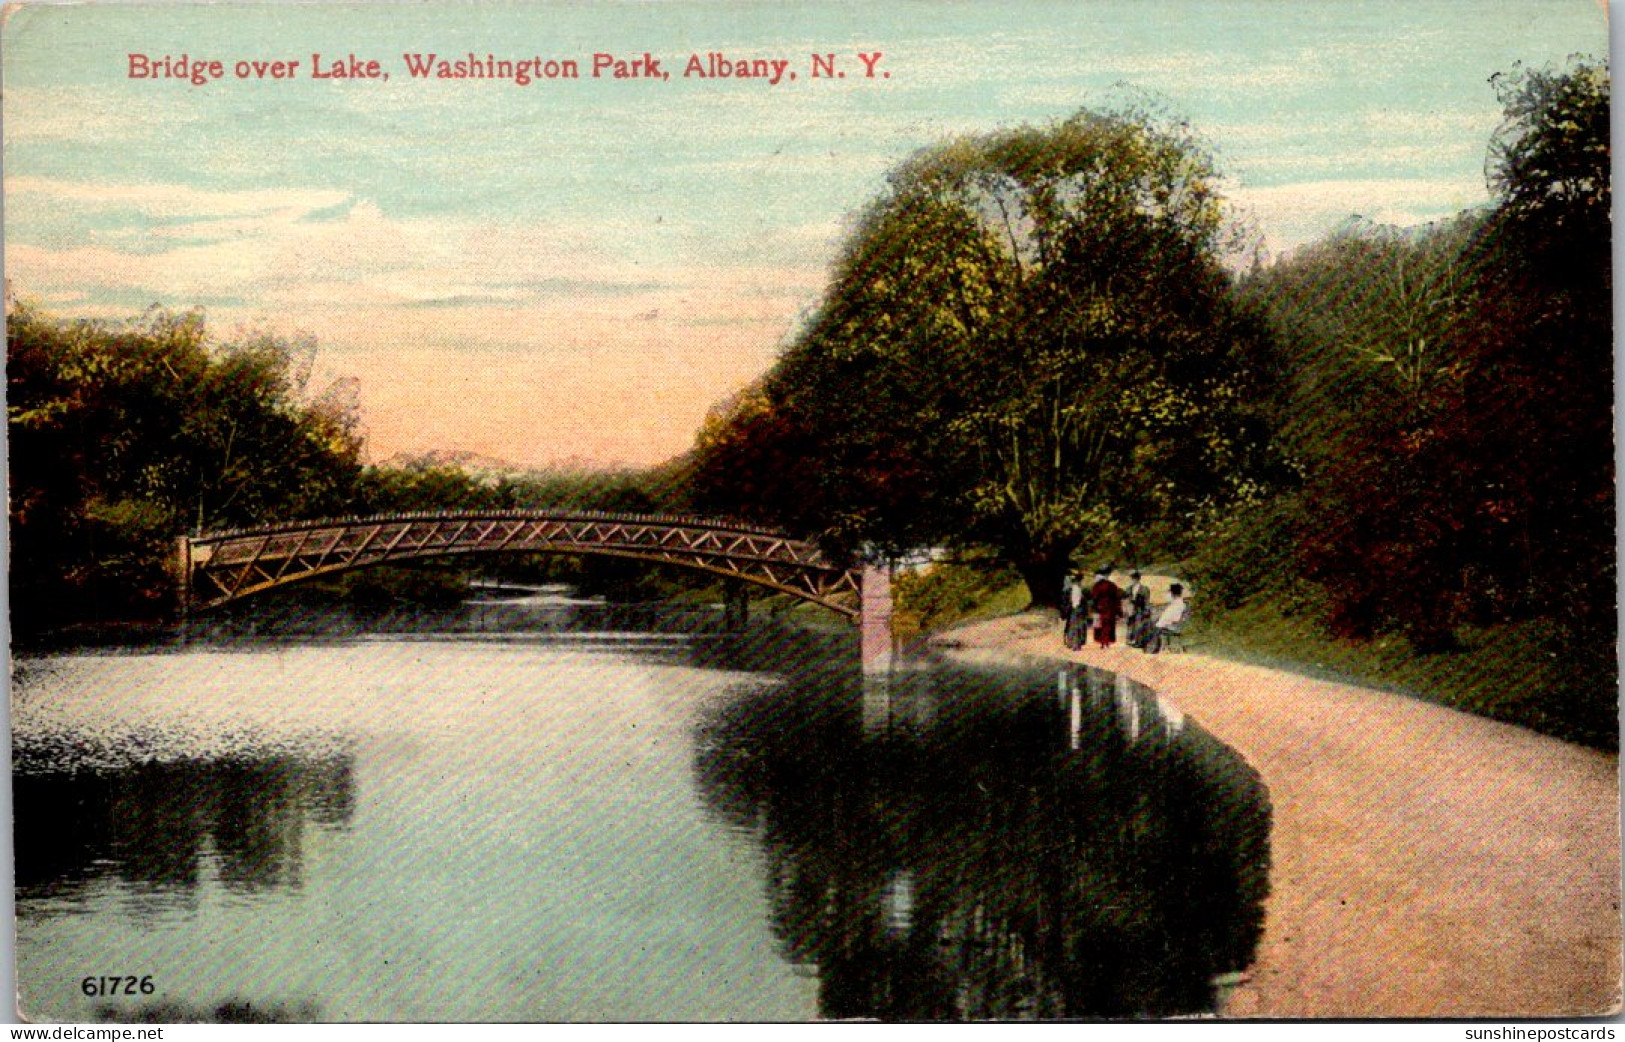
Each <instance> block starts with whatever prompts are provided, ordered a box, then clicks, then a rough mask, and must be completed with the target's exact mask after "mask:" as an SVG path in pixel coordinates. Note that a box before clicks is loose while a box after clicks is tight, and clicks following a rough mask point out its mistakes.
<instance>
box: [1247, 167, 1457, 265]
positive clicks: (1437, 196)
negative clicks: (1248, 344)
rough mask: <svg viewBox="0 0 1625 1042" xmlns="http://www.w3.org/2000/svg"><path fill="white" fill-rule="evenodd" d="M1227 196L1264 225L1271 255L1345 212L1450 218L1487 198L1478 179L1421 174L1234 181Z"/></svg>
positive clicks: (1386, 218)
mask: <svg viewBox="0 0 1625 1042" xmlns="http://www.w3.org/2000/svg"><path fill="white" fill-rule="evenodd" d="M1229 195H1230V198H1231V199H1232V200H1233V201H1234V202H1235V203H1236V204H1237V205H1238V206H1240V207H1241V208H1243V209H1244V210H1246V211H1250V212H1251V213H1252V214H1253V215H1254V216H1255V217H1256V218H1257V220H1258V221H1259V223H1260V224H1261V225H1262V227H1263V228H1264V229H1265V243H1264V245H1265V247H1266V248H1267V249H1268V250H1269V251H1270V252H1272V253H1276V254H1279V253H1283V252H1286V251H1288V250H1292V249H1295V248H1297V247H1299V246H1302V245H1304V244H1306V243H1309V242H1312V241H1313V240H1315V239H1317V238H1319V237H1321V236H1322V235H1325V234H1326V233H1327V232H1329V231H1331V230H1332V229H1333V228H1335V227H1336V226H1337V225H1338V224H1340V223H1342V222H1343V221H1345V220H1347V219H1348V218H1349V217H1351V216H1361V217H1365V218H1367V219H1369V220H1372V221H1376V222H1378V223H1380V224H1397V225H1413V224H1422V223H1425V222H1428V221H1435V220H1440V219H1443V218H1447V217H1451V216H1453V215H1455V214H1456V213H1459V212H1460V211H1462V210H1465V209H1469V208H1471V207H1475V206H1479V205H1482V204H1483V203H1484V202H1486V201H1487V197H1486V193H1485V189H1484V186H1483V183H1482V182H1475V181H1471V180H1459V181H1456V180H1438V179H1423V178H1416V179H1404V178H1370V179H1345V180H1325V181H1302V182H1296V183H1293V184H1284V185H1272V186H1264V187H1260V186H1248V185H1240V184H1237V185H1232V186H1230V192H1229Z"/></svg>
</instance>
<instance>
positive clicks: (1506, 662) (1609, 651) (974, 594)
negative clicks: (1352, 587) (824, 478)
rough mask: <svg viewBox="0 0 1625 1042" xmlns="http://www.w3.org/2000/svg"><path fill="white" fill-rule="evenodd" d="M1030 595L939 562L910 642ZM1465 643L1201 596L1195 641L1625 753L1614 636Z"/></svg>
mask: <svg viewBox="0 0 1625 1042" xmlns="http://www.w3.org/2000/svg"><path fill="white" fill-rule="evenodd" d="M1146 570H1147V572H1148V574H1149V573H1150V572H1151V571H1152V569H1150V568H1147V569H1146ZM1158 599H1160V596H1159V598H1158ZM1027 600H1028V599H1027V590H1026V587H1025V586H1024V585H1023V584H1022V583H1021V581H1020V580H1019V579H1018V578H1016V577H1015V576H1014V575H1013V574H1011V573H1009V572H1007V571H1002V570H999V569H989V568H986V567H981V566H975V567H965V566H961V565H939V566H937V567H936V568H934V569H932V570H931V571H930V572H929V573H927V574H925V575H923V576H908V577H903V578H901V579H900V580H899V582H898V585H897V603H898V622H899V624H900V625H899V627H898V628H899V630H900V631H904V635H907V632H906V631H907V629H908V628H909V627H915V628H917V629H918V630H919V631H922V632H928V633H929V632H937V631H941V630H944V629H948V628H950V627H952V626H956V625H960V624H962V623H965V622H970V621H974V620H977V619H986V618H996V617H999V616H1002V615H1009V614H1013V613H1015V612H1018V611H1020V610H1022V609H1023V608H1025V607H1026V606H1027ZM1456 636H1457V639H1458V642H1459V644H1460V647H1459V649H1458V650H1455V651H1450V652H1444V653H1439V654H1430V655H1423V654H1419V653H1417V652H1416V651H1415V650H1414V649H1412V647H1411V646H1410V643H1409V642H1408V641H1406V640H1405V638H1404V637H1402V636H1398V635H1392V636H1386V637H1379V638H1377V639H1374V640H1370V641H1348V640H1339V639H1336V638H1333V637H1330V636H1327V635H1326V634H1325V633H1324V632H1322V631H1321V630H1320V629H1319V628H1318V626H1317V625H1316V624H1315V622H1314V621H1313V620H1312V619H1310V618H1308V617H1306V616H1304V615H1287V614H1284V613H1283V612H1282V611H1280V610H1278V609H1277V608H1276V607H1274V606H1273V605H1272V604H1270V603H1268V602H1263V603H1251V604H1247V605H1244V606H1242V607H1240V608H1237V609H1232V610H1223V609H1220V608H1219V607H1218V606H1217V605H1216V604H1214V603H1212V602H1210V601H1204V600H1203V599H1202V598H1201V596H1200V592H1199V591H1198V596H1197V597H1196V600H1195V602H1194V614H1193V618H1192V622H1191V626H1190V628H1189V630H1188V633H1187V641H1186V643H1187V646H1188V647H1190V649H1191V650H1193V651H1198V652H1202V653H1204V654H1209V655H1214V656H1216V657H1219V658H1226V659H1230V660H1233V661H1238V662H1247V663H1251V664H1254V665H1261V666H1266V667H1268V668H1271V669H1279V670H1282V671H1285V672H1289V673H1296V674H1299V675H1302V676H1310V677H1315V678H1317V679H1322V680H1334V681H1338V682H1341V683H1349V684H1356V685H1359V686H1361V687H1369V688H1374V689H1377V690H1380V691H1390V692H1394V693H1396V694H1401V695H1406V696H1409V697H1413V698H1420V699H1423V700H1424V701H1428V702H1433V703H1437V704H1439V705H1444V706H1449V707H1451V708H1454V709H1460V710H1464V711H1466V712H1469V713H1475V714H1477V715H1479V716H1486V717H1489V718H1491V719H1495V720H1501V721H1504V722H1506V723H1510V724H1516V725H1518V726H1521V727H1527V728H1529V729H1531V730H1534V731H1538V732H1540V733H1542V734H1548V735H1552V736H1553V737H1556V738H1561V739H1563V740H1565V741H1570V742H1578V743H1580V744H1582V745H1588V746H1591V747H1593V748H1597V749H1605V750H1610V751H1613V750H1617V749H1618V748H1619V703H1618V692H1619V668H1618V660H1617V658H1616V651H1615V647H1614V644H1613V642H1612V641H1610V640H1598V641H1591V642H1584V641H1576V640H1575V639H1574V638H1573V637H1571V636H1569V635H1568V634H1566V633H1564V632H1563V631H1562V630H1559V629H1557V628H1555V627H1554V626H1552V624H1551V623H1549V622H1545V621H1539V620H1537V621H1531V622H1522V623H1516V624H1511V625H1503V626H1493V627H1487V628H1482V629H1479V628H1472V627H1463V628H1461V629H1459V630H1457V632H1456Z"/></svg>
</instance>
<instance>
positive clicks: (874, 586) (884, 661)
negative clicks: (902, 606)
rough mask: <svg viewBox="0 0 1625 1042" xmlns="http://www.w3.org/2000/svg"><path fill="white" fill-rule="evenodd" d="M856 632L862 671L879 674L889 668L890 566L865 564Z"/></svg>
mask: <svg viewBox="0 0 1625 1042" xmlns="http://www.w3.org/2000/svg"><path fill="white" fill-rule="evenodd" d="M859 604H860V609H859V612H858V629H859V631H860V633H861V634H862V641H863V671H864V672H865V673H883V672H885V671H886V670H889V669H890V668H891V663H892V650H893V649H892V632H891V613H892V604H891V566H890V565H886V564H865V565H864V566H863V579H862V584H861V589H860V599H859Z"/></svg>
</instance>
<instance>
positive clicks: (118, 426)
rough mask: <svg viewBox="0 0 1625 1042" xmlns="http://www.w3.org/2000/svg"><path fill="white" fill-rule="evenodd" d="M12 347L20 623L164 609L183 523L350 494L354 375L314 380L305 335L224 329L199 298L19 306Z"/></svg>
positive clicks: (11, 324) (345, 499)
mask: <svg viewBox="0 0 1625 1042" xmlns="http://www.w3.org/2000/svg"><path fill="white" fill-rule="evenodd" d="M6 351H7V373H6V376H7V423H8V433H9V438H10V466H11V487H10V493H11V498H10V514H11V590H12V603H13V604H14V605H16V606H17V608H18V611H17V612H16V613H15V614H14V616H13V625H14V626H15V627H16V628H17V629H18V630H21V631H28V630H32V629H37V628H41V627H44V626H48V625H51V624H53V623H56V622H60V621H64V620H72V619H87V618H90V619H93V618H106V617H117V616H124V615H129V614H132V613H133V614H143V613H149V612H151V611H153V610H155V609H156V608H158V607H161V606H162V605H163V604H164V603H165V602H166V601H167V600H168V599H169V597H170V596H171V595H172V593H173V589H174V580H173V577H172V576H170V575H168V574H167V572H166V568H167V567H168V565H169V562H170V560H171V557H172V555H173V548H174V540H175V538H176V537H177V536H178V535H180V534H181V533H183V532H186V531H188V530H191V529H194V528H214V527H229V526H236V525H246V524H252V523H255V522H257V521H261V520H263V519H266V518H269V517H278V518H294V517H306V516H319V515H322V514H329V513H336V512H342V511H343V509H344V508H345V507H346V506H347V504H348V503H349V502H350V495H351V491H352V487H353V484H354V481H355V477H356V473H357V462H356V461H357V454H358V452H359V448H360V439H359V435H358V434H357V429H356V419H355V415H354V401H353V389H352V388H349V387H347V386H345V385H339V386H337V387H335V388H333V389H331V390H329V391H328V392H326V393H324V394H321V395H315V396H313V395H310V394H309V393H308V389H307V387H306V382H307V380H308V377H309V371H310V363H311V360H312V358H313V355H314V351H315V345H314V344H313V343H311V342H308V341H299V340H287V339H283V338H278V337H273V336H269V335H264V334H257V333H247V334H244V335H242V336H239V337H238V338H236V339H233V340H229V341H221V340H217V339H214V338H212V337H211V336H210V335H209V333H208V330H207V328H206V326H205V323H204V320H203V318H202V316H201V315H200V314H198V313H184V314H175V313H171V312H165V311H152V312H149V313H148V314H147V315H145V316H144V317H142V318H141V319H139V320H137V321H134V322H130V323H127V324H122V325H111V324H103V323H98V322H74V323H63V322H57V321H53V320H51V319H50V318H47V317H46V316H44V315H42V314H40V313H38V312H37V311H35V310H33V309H31V308H29V307H27V306H20V307H18V308H17V309H16V310H15V311H14V312H13V313H12V314H10V315H8V316H7V323H6Z"/></svg>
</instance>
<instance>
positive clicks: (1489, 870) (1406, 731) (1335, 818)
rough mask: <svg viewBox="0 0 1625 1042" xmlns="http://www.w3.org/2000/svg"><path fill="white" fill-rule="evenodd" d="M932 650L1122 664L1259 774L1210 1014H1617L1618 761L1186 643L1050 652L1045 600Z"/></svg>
mask: <svg viewBox="0 0 1625 1042" xmlns="http://www.w3.org/2000/svg"><path fill="white" fill-rule="evenodd" d="M932 643H934V644H937V645H938V646H939V647H941V648H942V650H943V652H944V653H945V654H947V655H950V656H956V657H967V658H994V659H1008V658H1012V657H1018V658H1025V659H1039V660H1047V661H1065V662H1070V663H1074V664H1076V663H1083V664H1086V665H1092V666H1097V667H1099V668H1101V669H1105V670H1110V671H1112V672H1116V673H1121V674H1123V675H1125V676H1127V677H1129V678H1130V679H1133V680H1136V681H1139V682H1141V683H1143V684H1146V685H1147V686H1149V687H1151V688H1153V689H1155V690H1156V691H1157V692H1158V693H1159V694H1161V695H1163V696H1165V697H1166V698H1168V699H1169V700H1170V701H1172V702H1173V703H1174V704H1176V705H1177V706H1179V708H1180V709H1181V710H1182V711H1183V712H1185V713H1186V714H1187V715H1188V716H1190V717H1191V718H1192V719H1194V720H1195V721H1197V722H1198V723H1199V724H1201V726H1202V727H1203V728H1204V729H1205V730H1207V731H1208V732H1209V733H1211V734H1213V735H1214V736H1215V737H1217V738H1218V739H1220V740H1221V741H1223V742H1225V743H1226V744H1227V745H1229V746H1230V747H1231V748H1232V749H1234V750H1235V751H1236V752H1237V753H1239V754H1240V755H1241V756H1242V758H1243V759H1245V760H1246V761H1247V762H1248V763H1249V764H1251V765H1252V766H1253V767H1254V768H1255V769H1256V770H1257V771H1258V772H1259V773H1260V775H1262V777H1263V779H1264V784H1265V785H1266V786H1267V787H1268V789H1269V794H1270V802H1271V804H1272V808H1273V812H1272V823H1271V831H1270V848H1271V865H1270V895H1269V897H1268V898H1267V899H1266V901H1265V919H1264V934H1263V938H1262V939H1261V940H1260V942H1259V947H1258V952H1257V956H1256V958H1255V960H1254V962H1253V965H1252V966H1251V967H1250V968H1249V970H1248V973H1247V975H1246V979H1245V980H1243V982H1242V983H1241V984H1240V985H1239V986H1238V987H1237V988H1236V989H1235V991H1234V992H1233V993H1232V995H1231V996H1230V999H1229V1001H1228V1003H1227V1004H1226V1007H1225V1011H1224V1014H1223V1015H1224V1016H1225V1017H1227V1018H1240V1019H1253V1018H1338V1019H1344V1018H1359V1019H1366V1018H1382V1017H1414V1018H1447V1019H1466V1018H1500V1019H1507V1018H1538V1017H1558V1018H1577V1017H1596V1016H1607V1015H1610V1014H1614V1013H1617V1012H1618V1011H1619V1009H1620V1003H1621V944H1622V936H1621V918H1620V802H1619V770H1618V769H1619V761H1618V757H1617V756H1616V755H1614V754H1611V753H1603V752H1600V751H1597V750H1594V749H1588V748H1586V747H1584V746H1579V745H1573V744H1570V743H1567V742H1563V741H1561V740H1559V739H1555V738H1550V737H1547V736H1544V735H1540V734H1536V733H1535V732H1533V731H1527V730H1525V729H1523V728H1519V727H1515V726H1512V725H1510V724H1503V723H1498V722H1496V721H1493V720H1489V719H1487V718H1484V717H1478V716H1473V715H1471V714H1468V713H1465V712H1461V711H1458V710H1453V709H1448V708H1445V707H1442V706H1438V705H1433V704H1431V703H1428V702H1424V701H1421V700H1419V699H1413V698H1408V697H1406V696H1403V695H1395V694H1390V693H1386V692H1379V691H1374V690H1370V689H1366V688H1360V687H1355V686H1352V685H1349V684H1341V683H1335V682H1331V681H1323V680H1315V679H1311V678H1308V677H1302V676H1297V675H1294V674H1289V673H1284V672H1280V671H1276V670H1271V669H1267V668H1264V667H1262V666H1252V665H1246V664H1243V663H1238V662H1231V661H1227V660H1222V659H1216V658H1212V657H1210V656H1206V655H1202V654H1200V653H1193V652H1186V653H1179V654H1163V655H1147V654H1144V653H1142V652H1140V651H1136V650H1134V649H1131V648H1127V647H1125V646H1124V645H1122V644H1118V645H1116V646H1114V647H1112V648H1108V649H1101V648H1097V647H1093V646H1090V647H1088V648H1086V649H1084V650H1082V651H1078V652H1069V651H1067V650H1066V649H1065V647H1064V646H1063V645H1062V643H1061V638H1060V627H1059V624H1058V623H1057V622H1056V620H1055V616H1054V613H1053V612H1026V613H1022V614H1019V615H1013V616H1006V617H1004V618H999V619H992V620H987V621H983V622H975V623H969V624H964V625H961V626H959V627H956V628H954V629H953V630H950V631H948V632H947V633H945V634H942V635H940V636H939V638H938V639H937V640H935V641H933V642H932Z"/></svg>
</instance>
